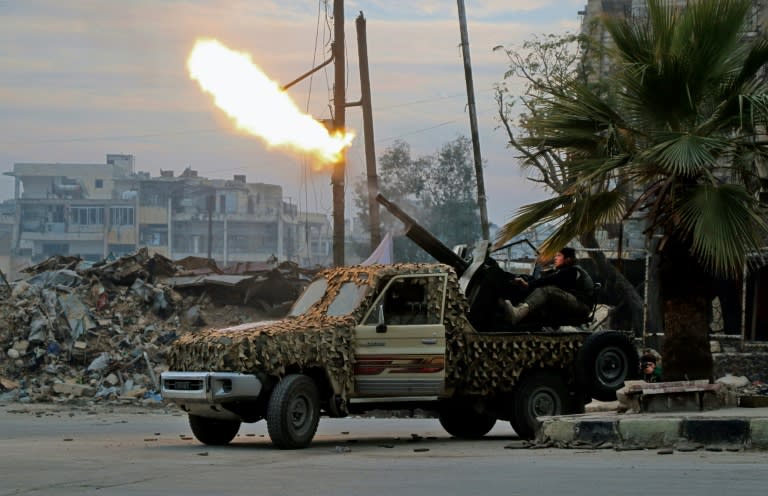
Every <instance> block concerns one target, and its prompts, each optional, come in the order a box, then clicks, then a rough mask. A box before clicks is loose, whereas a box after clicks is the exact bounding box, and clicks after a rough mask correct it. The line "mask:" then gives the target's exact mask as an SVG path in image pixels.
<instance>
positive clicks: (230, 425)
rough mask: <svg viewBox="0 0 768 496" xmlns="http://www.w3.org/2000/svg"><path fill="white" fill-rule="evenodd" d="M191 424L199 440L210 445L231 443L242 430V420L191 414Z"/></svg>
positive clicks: (193, 432)
mask: <svg viewBox="0 0 768 496" xmlns="http://www.w3.org/2000/svg"><path fill="white" fill-rule="evenodd" d="M189 426H190V427H191V428H192V434H194V435H195V437H196V438H197V440H198V441H200V442H201V443H203V444H207V445H209V446H224V445H226V444H229V442H230V441H232V440H233V439H234V438H235V436H236V435H237V431H239V430H240V421H238V420H221V419H215V418H208V417H200V416H198V415H190V416H189Z"/></svg>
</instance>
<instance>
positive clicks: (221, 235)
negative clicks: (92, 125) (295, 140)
mask: <svg viewBox="0 0 768 496" xmlns="http://www.w3.org/2000/svg"><path fill="white" fill-rule="evenodd" d="M6 175H10V176H13V177H14V179H15V193H14V204H15V209H14V211H13V214H12V221H11V222H10V225H8V224H9V223H8V222H5V223H4V224H3V225H4V227H5V231H9V233H8V236H7V238H8V239H7V240H6V241H7V242H6V243H4V246H7V250H8V251H7V252H5V253H3V254H2V255H5V256H7V257H8V258H7V259H5V260H4V261H5V262H6V264H7V265H5V266H3V267H0V268H2V270H3V271H4V272H5V273H6V274H8V275H9V276H10V278H15V277H16V276H17V275H18V274H19V270H20V269H22V268H23V267H26V266H29V265H31V264H34V263H38V262H40V261H41V260H44V259H46V258H48V257H51V256H54V255H77V256H79V257H81V258H82V259H83V260H85V261H90V262H96V261H98V260H101V259H103V258H105V257H108V256H110V255H113V256H120V255H125V254H128V253H132V252H134V251H136V250H137V249H138V248H143V247H146V248H147V249H148V250H149V251H150V253H158V254H161V255H163V256H165V257H168V258H170V259H180V258H184V257H188V256H198V257H206V258H211V259H213V260H215V261H216V262H217V263H218V264H220V265H222V266H226V265H228V264H230V263H237V262H254V261H255V262H266V261H268V260H277V261H292V262H296V263H298V264H300V265H302V266H315V265H327V264H328V263H329V262H330V259H329V257H330V253H331V249H330V245H331V235H330V223H329V221H328V219H327V217H326V215H325V214H322V213H312V212H300V211H299V210H298V207H297V206H296V205H295V204H294V203H291V202H290V201H285V199H284V196H283V190H282V187H281V186H279V185H273V184H264V183H249V182H247V179H246V176H245V175H234V176H233V178H232V179H209V178H205V177H200V176H199V175H198V174H197V171H195V170H193V169H190V168H187V169H185V170H184V171H183V172H182V173H181V174H179V175H175V174H174V172H173V171H170V170H168V171H161V175H160V176H159V177H150V175H149V174H148V173H146V172H136V171H135V163H134V157H133V156H132V155H118V154H109V155H107V157H106V162H105V163H104V164H71V163H15V164H14V168H13V171H12V172H7V173H6Z"/></svg>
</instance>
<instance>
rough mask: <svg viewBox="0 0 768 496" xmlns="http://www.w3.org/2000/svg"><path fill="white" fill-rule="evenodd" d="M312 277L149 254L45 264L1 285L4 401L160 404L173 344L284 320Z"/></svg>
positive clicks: (0, 388) (292, 269)
mask: <svg viewBox="0 0 768 496" xmlns="http://www.w3.org/2000/svg"><path fill="white" fill-rule="evenodd" d="M316 272H317V270H312V269H300V268H299V267H298V266H297V265H296V264H293V263H291V262H284V263H282V264H279V265H275V264H256V263H249V264H245V263H239V264H237V265H236V266H234V267H228V268H225V269H219V268H218V267H217V266H216V264H215V263H213V262H210V261H208V260H207V259H203V258H194V257H190V258H186V259H183V260H180V261H175V262H174V261H171V260H169V259H167V258H165V257H163V256H161V255H158V254H154V255H150V254H149V253H148V251H147V250H146V249H140V250H138V251H137V252H135V253H133V254H130V255H126V256H123V257H119V258H115V257H110V258H108V259H105V260H102V261H100V262H97V263H88V262H85V261H83V260H81V259H80V258H79V257H72V256H55V257H51V258H49V259H47V260H45V261H43V262H41V263H39V264H37V265H34V266H31V267H28V268H27V269H25V270H24V271H23V273H24V274H27V275H28V277H25V278H23V279H20V280H17V281H14V282H11V283H10V284H9V285H8V286H5V285H3V286H0V401H19V402H25V403H30V402H49V401H53V402H69V401H72V402H83V401H88V402H114V403H140V404H142V405H145V404H148V403H150V404H151V403H153V402H160V401H161V398H160V397H159V394H158V393H157V391H158V377H159V374H160V372H162V371H164V370H167V362H166V356H167V353H168V348H169V346H170V344H171V343H172V342H174V341H175V340H176V339H178V338H179V337H181V336H183V335H184V334H186V333H188V332H196V331H199V330H201V329H202V328H203V327H204V326H207V327H226V326H231V325H239V324H243V323H246V322H253V321H258V320H264V319H274V318H279V317H282V316H283V315H285V313H286V311H287V309H288V308H290V305H291V304H292V303H293V301H294V300H295V299H296V297H297V296H298V295H299V294H300V293H301V291H302V290H303V288H304V286H306V284H307V283H308V282H309V281H310V280H311V279H312V278H313V277H314V275H315V273H316ZM190 278H192V279H193V280H190ZM180 282H181V283H180Z"/></svg>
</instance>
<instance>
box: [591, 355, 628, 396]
mask: <svg viewBox="0 0 768 496" xmlns="http://www.w3.org/2000/svg"><path fill="white" fill-rule="evenodd" d="M627 367H628V364H627V358H626V356H625V355H624V352H622V351H621V350H620V349H619V348H617V347H615V346H611V347H609V348H605V349H604V350H602V351H601V352H600V354H599V355H597V360H595V375H596V377H597V380H598V381H600V383H601V384H603V385H604V386H607V387H610V388H617V387H619V386H621V384H622V383H623V382H624V379H625V378H626V377H627V371H628V370H629V369H628V368H627Z"/></svg>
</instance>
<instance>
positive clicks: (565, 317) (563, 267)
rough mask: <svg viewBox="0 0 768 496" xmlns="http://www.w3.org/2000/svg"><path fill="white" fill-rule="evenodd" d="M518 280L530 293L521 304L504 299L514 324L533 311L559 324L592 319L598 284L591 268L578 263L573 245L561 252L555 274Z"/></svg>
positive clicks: (503, 306)
mask: <svg viewBox="0 0 768 496" xmlns="http://www.w3.org/2000/svg"><path fill="white" fill-rule="evenodd" d="M515 281H516V282H517V283H518V284H521V285H522V286H524V287H525V288H526V289H527V290H528V291H530V292H529V294H528V296H526V298H525V300H523V302H522V303H520V304H519V305H517V306H515V305H513V304H512V303H511V302H510V301H509V300H501V302H500V303H501V305H502V308H504V313H505V316H506V318H507V321H508V322H509V323H510V324H517V323H518V322H520V321H521V320H522V319H524V318H525V317H526V316H528V315H529V314H532V315H536V316H538V317H543V318H544V319H545V320H547V321H556V322H557V323H558V324H559V325H568V324H571V325H578V324H583V323H585V322H587V321H588V320H589V316H590V314H591V312H592V306H593V305H594V283H593V282H592V278H591V277H590V276H589V274H588V273H587V271H585V270H584V269H583V268H581V267H580V266H579V265H577V264H576V250H574V249H573V248H571V247H565V248H563V249H562V250H560V251H559V252H557V255H555V271H554V272H552V273H551V274H548V275H545V276H542V277H541V278H539V279H534V280H530V281H526V280H525V279H522V278H518V279H516V280H515ZM537 320H538V319H537Z"/></svg>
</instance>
